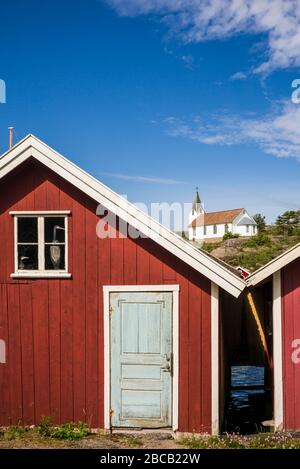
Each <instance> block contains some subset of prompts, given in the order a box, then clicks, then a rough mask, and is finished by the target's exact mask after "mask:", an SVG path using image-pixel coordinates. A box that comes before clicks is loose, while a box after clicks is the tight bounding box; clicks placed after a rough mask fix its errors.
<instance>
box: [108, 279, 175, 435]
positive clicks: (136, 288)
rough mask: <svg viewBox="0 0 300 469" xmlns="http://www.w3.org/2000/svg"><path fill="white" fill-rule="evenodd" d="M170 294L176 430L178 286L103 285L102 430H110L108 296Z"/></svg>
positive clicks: (173, 409)
mask: <svg viewBox="0 0 300 469" xmlns="http://www.w3.org/2000/svg"><path fill="white" fill-rule="evenodd" d="M156 291H163V292H170V293H173V321H172V324H173V386H172V388H173V396H172V414H173V415H172V429H173V431H177V430H178V408H179V397H178V394H179V285H105V286H103V306H104V314H103V321H104V429H105V430H110V429H111V424H110V316H109V303H110V298H109V295H110V293H112V292H156Z"/></svg>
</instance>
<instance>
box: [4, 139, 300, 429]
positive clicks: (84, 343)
mask: <svg viewBox="0 0 300 469" xmlns="http://www.w3.org/2000/svg"><path fill="white" fill-rule="evenodd" d="M0 205H1V210H0V232H1V256H0V394H1V400H0V425H10V424H16V423H18V422H21V423H24V424H26V425H32V424H36V423H38V422H39V420H40V419H41V417H42V416H50V417H51V418H52V419H53V421H54V422H57V423H60V422H68V421H78V420H84V421H86V422H87V423H88V424H89V425H90V426H91V427H93V428H104V429H106V430H111V429H114V428H128V429H132V428H150V429H151V428H153V429H154V428H169V429H171V430H173V431H176V432H177V431H179V432H198V433H200V432H208V433H212V434H217V433H218V432H219V431H220V429H221V427H222V425H223V424H224V421H225V420H226V417H225V407H226V399H227V397H228V393H229V391H230V389H229V388H230V377H229V371H228V370H229V369H230V367H231V366H232V365H233V364H237V363H241V362H242V361H243V360H244V362H247V363H251V364H259V365H261V366H263V367H264V368H265V370H266V375H267V381H268V383H269V384H270V388H271V391H270V396H271V398H270V399H271V401H272V403H271V406H272V409H271V411H270V418H273V419H274V427H275V429H277V430H278V429H287V428H288V429H299V428H300V410H299V409H300V404H299V403H298V401H297V399H298V398H297V392H296V391H297V385H298V383H299V382H300V381H299V380H300V372H299V371H298V367H297V364H296V363H294V362H293V361H291V359H290V357H291V352H293V351H294V352H295V350H296V347H297V346H298V345H297V343H296V342H295V340H296V339H297V336H299V334H300V321H299V318H298V311H297V308H298V305H299V302H300V261H299V256H300V247H299V246H298V247H296V248H294V249H293V250H291V251H289V252H288V253H286V254H285V255H283V256H281V257H280V258H278V259H275V260H274V261H272V263H270V264H268V265H267V266H265V267H264V268H263V269H260V270H259V271H257V272H255V273H254V274H252V275H250V276H249V277H248V278H247V279H243V278H241V276H240V273H239V272H238V271H237V270H235V269H233V268H230V267H229V266H227V265H226V264H224V263H222V262H220V261H219V260H217V259H215V258H213V257H212V256H210V255H209V254H207V253H206V252H204V251H201V250H199V249H197V248H195V247H194V246H193V245H191V244H190V243H188V242H186V241H185V240H183V239H182V238H181V237H179V236H177V235H176V234H174V233H173V232H171V231H169V230H168V229H166V228H165V227H163V226H162V225H160V224H159V223H158V222H157V221H155V220H153V219H152V218H150V217H149V216H148V215H146V214H145V213H144V212H142V211H140V210H139V209H138V208H137V207H136V206H134V205H132V204H130V203H129V202H128V201H127V200H126V199H124V198H122V197H120V196H119V195H117V194H116V193H115V192H113V191H112V190H110V189H109V188H108V187H106V186H105V185H103V184H102V183H101V182H99V181H98V180H96V179H95V178H93V177H92V176H90V175H89V174H87V173H86V172H84V171H83V170H82V169H80V168H78V167H77V166H75V165H74V164H73V163H72V162H71V161H69V160H67V159H66V158H64V157H63V156H61V155H60V154H59V153H57V152H56V151H54V150H53V149H51V148H50V147H48V146H47V145H46V144H44V143H43V142H41V141H40V140H38V139H37V138H35V137H34V136H32V135H29V136H27V137H26V138H25V139H23V140H22V141H20V142H19V143H17V144H16V145H15V146H14V147H12V148H11V149H10V150H9V151H8V152H7V153H5V154H4V155H2V157H1V158H0ZM249 293H251V295H253V298H254V302H255V305H256V306H257V309H258V311H259V314H260V320H261V323H262V324H263V327H264V329H265V330H267V329H268V328H269V330H270V331H271V333H270V335H269V338H268V335H267V334H266V336H267V339H266V342H269V343H266V344H265V346H266V348H267V347H268V348H269V355H268V356H267V358H268V363H267V361H266V353H265V351H264V350H262V347H261V337H260V336H259V334H258V333H257V329H256V323H255V321H253V320H252V318H251V315H250V314H244V313H245V312H247V311H248V310H249V304H248V303H247V301H246V299H247V295H249ZM247 321H248V322H247ZM240 331H244V333H245V337H246V340H244V338H243V334H241V333H240ZM299 339H300V337H299ZM291 344H292V345H291ZM291 347H292V348H293V350H292V349H291ZM294 355H295V354H294ZM294 355H293V357H294ZM296 355H297V350H296ZM296 358H297V357H296ZM299 366H300V365H299Z"/></svg>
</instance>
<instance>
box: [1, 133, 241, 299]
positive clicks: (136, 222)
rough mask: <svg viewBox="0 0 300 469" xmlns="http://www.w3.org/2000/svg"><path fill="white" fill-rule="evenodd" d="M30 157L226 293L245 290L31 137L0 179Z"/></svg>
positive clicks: (9, 155)
mask: <svg viewBox="0 0 300 469" xmlns="http://www.w3.org/2000/svg"><path fill="white" fill-rule="evenodd" d="M29 158H35V159H36V160H37V161H39V162H40V163H42V164H43V165H45V166H46V167H48V168H49V169H51V170H52V171H54V172H55V173H57V174H58V175H59V176H61V177H62V178H64V179H66V180H67V181H68V182H70V183H71V184H73V185H74V186H75V187H77V188H78V189H80V190H81V191H82V192H84V193H85V194H87V195H88V196H89V197H91V198H92V199H94V200H95V201H97V202H98V203H99V204H101V205H102V206H104V207H105V208H106V209H108V210H109V211H111V212H112V213H114V214H116V215H117V216H119V217H120V218H121V219H123V220H124V221H125V222H127V223H128V224H130V225H131V226H133V227H134V228H136V229H137V230H139V231H140V232H141V233H142V234H143V235H146V236H147V237H149V238H151V239H153V240H154V241H155V242H156V243H158V244H159V245H160V246H162V247H163V248H165V249H166V250H168V251H169V252H171V253H172V254H174V255H175V256H177V257H178V258H179V259H181V260H182V261H183V262H185V263H186V264H188V265H190V266H191V267H192V268H193V269H195V270H197V271H198V272H200V273H201V274H202V275H204V276H206V277H207V278H208V279H209V280H211V281H212V282H214V283H216V284H217V285H218V286H219V287H221V288H223V289H224V290H226V291H227V292H228V293H230V294H232V295H233V296H235V297H237V296H239V294H240V293H241V292H242V291H243V290H244V288H245V286H246V284H245V282H244V281H243V280H242V279H241V278H240V277H239V276H238V275H236V274H235V273H233V272H232V271H231V270H230V269H229V268H228V267H227V265H226V264H225V263H222V264H221V263H219V262H218V261H216V260H215V259H214V258H212V257H211V256H209V255H208V254H207V253H206V252H205V251H202V250H199V249H198V248H196V247H194V246H193V245H191V243H189V242H187V241H185V240H184V239H182V238H181V237H180V236H178V235H177V234H175V233H174V232H172V231H170V230H169V229H167V228H166V227H164V226H163V225H161V224H160V223H158V222H157V221H156V220H154V219H153V218H151V217H150V216H149V215H147V214H146V213H144V212H143V211H142V210H140V209H139V208H137V207H136V206H135V205H133V204H131V203H130V202H128V201H127V200H126V199H125V198H123V197H121V196H120V195H118V194H117V193H115V192H114V191H112V190H111V189H109V188H108V187H107V186H105V185H104V184H102V183H101V182H100V181H98V180H97V179H96V178H94V177H93V176H91V175H89V174H88V173H87V172H85V171H83V170H82V169H80V168H79V167H78V166H76V165H75V164H74V163H72V162H71V161H69V160H68V159H66V158H65V157H63V156H62V155H60V154H59V153H57V152H56V151H55V150H53V149H52V148H50V147H49V146H48V145H46V144H45V143H43V142H42V141H41V140H39V139H38V138H36V137H34V136H33V135H31V134H30V135H28V136H27V137H25V138H24V139H23V140H21V141H20V142H18V143H17V144H16V145H15V146H14V147H13V148H11V149H10V150H8V151H7V152H6V153H4V154H3V155H2V157H1V158H0V179H2V178H3V177H4V176H6V175H7V174H9V173H10V172H11V171H12V170H14V169H15V168H16V167H17V166H19V165H20V164H22V163H23V162H24V161H26V160H27V159H29Z"/></svg>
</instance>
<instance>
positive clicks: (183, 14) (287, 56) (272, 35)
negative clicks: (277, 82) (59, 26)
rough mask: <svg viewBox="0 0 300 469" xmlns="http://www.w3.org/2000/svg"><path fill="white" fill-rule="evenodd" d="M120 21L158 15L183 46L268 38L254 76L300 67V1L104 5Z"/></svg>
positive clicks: (113, 0) (145, 0) (167, 0)
mask: <svg viewBox="0 0 300 469" xmlns="http://www.w3.org/2000/svg"><path fill="white" fill-rule="evenodd" d="M105 1H106V2H107V3H108V4H109V5H111V6H112V7H113V8H114V9H115V10H116V11H117V12H118V13H119V14H120V15H124V16H137V15H146V14H154V15H156V16H158V17H159V18H161V19H162V21H163V22H164V23H165V24H167V26H168V28H169V29H170V32H171V33H172V34H176V35H180V36H181V37H182V39H183V40H184V41H185V42H187V43H188V42H201V41H207V40H211V39H223V38H228V37H231V36H234V35H238V34H258V33H265V34H266V39H267V43H266V61H265V62H264V63H262V64H260V65H259V66H258V67H257V68H256V69H255V70H254V72H256V73H269V72H270V71H272V70H274V69H279V68H288V67H297V66H300V53H299V51H300V2H299V0H105Z"/></svg>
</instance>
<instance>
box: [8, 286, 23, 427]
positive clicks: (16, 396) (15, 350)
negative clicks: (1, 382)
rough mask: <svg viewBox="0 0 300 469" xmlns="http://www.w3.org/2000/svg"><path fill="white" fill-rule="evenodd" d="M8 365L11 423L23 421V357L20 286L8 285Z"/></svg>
mask: <svg viewBox="0 0 300 469" xmlns="http://www.w3.org/2000/svg"><path fill="white" fill-rule="evenodd" d="M8 321H9V326H8V330H9V339H8V355H7V356H8V365H9V383H10V400H11V411H10V423H12V424H18V423H19V422H22V421H23V401H22V355H21V323H20V303H19V286H18V285H8Z"/></svg>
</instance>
